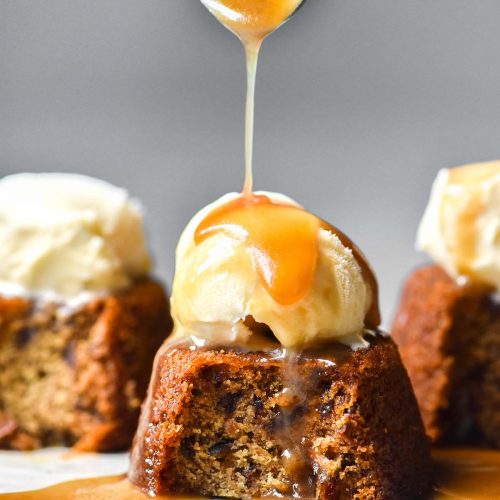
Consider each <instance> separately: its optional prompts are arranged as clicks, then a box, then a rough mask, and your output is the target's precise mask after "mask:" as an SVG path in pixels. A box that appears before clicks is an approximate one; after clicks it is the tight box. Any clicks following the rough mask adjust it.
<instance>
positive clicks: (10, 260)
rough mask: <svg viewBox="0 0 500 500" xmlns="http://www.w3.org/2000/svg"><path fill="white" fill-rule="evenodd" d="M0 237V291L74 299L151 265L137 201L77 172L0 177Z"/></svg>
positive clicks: (124, 281) (122, 282)
mask: <svg viewBox="0 0 500 500" xmlns="http://www.w3.org/2000/svg"><path fill="white" fill-rule="evenodd" d="M0 239H1V241H2V245H1V246H0V288H1V289H2V292H3V293H10V294H14V295H16V294H20V295H35V296H36V295H38V296H46V297H50V298H51V299H74V298H75V297H78V296H82V294H83V295H85V294H94V293H99V292H107V291H111V290H116V289H120V288H124V287H126V286H128V285H129V284H130V283H131V282H132V281H133V280H134V279H136V278H139V277H142V276H145V275H147V274H148V273H149V271H150V268H151V259H150V256H149V253H148V250H147V247H146V240H145V235H144V230H143V210H142V208H141V206H140V204H139V203H138V202H137V201H136V200H133V199H131V198H130V197H129V195H128V194H127V192H126V191H125V190H123V189H120V188H117V187H115V186H112V185H111V184H108V183H106V182H104V181H100V180H97V179H93V178H90V177H86V176H82V175H73V174H56V173H49V174H19V175H12V176H8V177H5V178H4V179H2V180H1V181H0Z"/></svg>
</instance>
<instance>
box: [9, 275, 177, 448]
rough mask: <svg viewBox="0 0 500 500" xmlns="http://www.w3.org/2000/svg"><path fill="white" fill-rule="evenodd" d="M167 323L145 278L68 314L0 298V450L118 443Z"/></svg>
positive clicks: (126, 440) (130, 424)
mask: <svg viewBox="0 0 500 500" xmlns="http://www.w3.org/2000/svg"><path fill="white" fill-rule="evenodd" d="M170 329H171V319H170V315H169V306H168V301H167V297H166V295H165V291H164V290H163V288H162V286H160V285H159V284H158V283H156V282H155V281H152V280H149V279H146V280H141V281H138V282H136V283H134V284H133V285H131V286H129V287H128V288H126V289H124V290H122V291H119V292H115V293H108V294H105V295H102V296H99V297H96V298H95V299H93V300H91V301H89V302H87V303H85V304H84V305H82V306H81V307H78V308H77V309H75V310H73V311H65V310H64V307H63V306H61V304H56V303H49V304H42V303H38V302H36V301H31V300H28V299H23V298H7V297H1V296H0V447H2V448H13V449H20V450H27V449H33V448H37V447H40V446H52V445H68V446H74V447H75V448H77V449H80V450H89V451H111V450H120V449H126V448H127V447H128V446H129V445H130V442H131V440H132V436H133V433H134V431H135V428H136V424H137V419H138V416H139V409H140V404H141V402H142V399H143V397H144V395H145V392H146V388H147V384H148V381H149V377H150V373H151V366H152V362H153V358H154V355H155V352H156V351H157V349H158V347H159V346H160V345H161V343H162V341H163V340H164V339H165V337H166V336H167V335H168V333H169V332H170Z"/></svg>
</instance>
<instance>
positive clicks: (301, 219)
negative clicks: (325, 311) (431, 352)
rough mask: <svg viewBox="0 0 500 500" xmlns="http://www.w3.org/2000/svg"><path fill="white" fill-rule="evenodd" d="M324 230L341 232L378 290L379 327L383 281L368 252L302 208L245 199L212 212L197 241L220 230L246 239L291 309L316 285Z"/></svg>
mask: <svg viewBox="0 0 500 500" xmlns="http://www.w3.org/2000/svg"><path fill="white" fill-rule="evenodd" d="M320 228H323V229H326V230H328V231H330V232H332V233H333V234H335V235H336V236H337V237H338V238H339V239H340V241H341V242H342V244H343V245H344V246H346V247H347V248H350V249H351V251H352V252H353V255H354V257H355V258H356V260H357V262H358V264H359V266H360V268H361V270H362V272H363V277H364V279H365V280H366V282H367V283H368V285H369V286H370V288H371V291H372V308H371V310H370V311H369V312H368V314H367V317H366V326H367V327H369V328H374V327H376V326H378V325H379V323H380V314H379V311H378V297H377V295H378V287H377V281H376V279H375V276H374V274H373V271H372V270H371V268H370V266H369V265H368V263H367V261H366V259H365V258H364V256H363V254H362V253H361V251H360V250H359V249H358V248H357V247H356V246H355V245H354V244H353V243H352V241H351V240H350V239H349V238H347V236H346V235H345V234H343V233H342V232H341V231H340V230H338V229H337V228H335V227H333V226H331V225H329V224H327V223H325V222H324V221H322V220H321V219H319V218H318V217H316V216H315V215H313V214H311V213H309V212H306V211H305V210H303V209H302V208H300V207H297V206H295V205H289V204H286V203H280V202H276V201H272V200H271V199H270V198H269V197H267V196H265V195H257V194H251V195H250V196H248V197H247V196H241V197H239V198H236V199H235V200H232V201H230V202H229V203H227V204H225V205H223V206H221V207H219V208H217V209H215V210H214V211H212V212H211V213H210V214H209V215H208V216H207V217H206V218H205V219H204V220H203V221H202V222H201V223H200V225H199V226H198V228H197V229H196V232H195V242H196V243H197V244H199V243H200V242H202V241H203V240H204V239H206V238H209V237H210V236H213V235H214V234H216V233H220V232H223V233H227V234H231V235H236V237H241V238H244V239H246V240H247V241H248V244H249V247H250V253H251V256H252V260H253V264H254V267H255V269H256V271H257V273H258V274H259V277H260V279H261V280H262V283H263V285H264V287H265V288H266V290H267V291H268V293H269V294H270V295H271V297H272V298H273V299H274V300H276V302H278V303H279V304H282V305H290V304H294V303H295V302H297V301H299V300H300V299H301V298H302V297H304V296H305V295H306V294H307V293H308V291H309V289H310V287H311V286H312V283H313V280H314V274H315V271H316V266H317V261H318V231H319V229H320Z"/></svg>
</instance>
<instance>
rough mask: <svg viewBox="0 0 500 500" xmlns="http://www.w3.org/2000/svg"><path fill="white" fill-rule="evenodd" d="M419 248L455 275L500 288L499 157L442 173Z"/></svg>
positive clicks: (419, 238)
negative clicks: (497, 159) (493, 160)
mask: <svg viewBox="0 0 500 500" xmlns="http://www.w3.org/2000/svg"><path fill="white" fill-rule="evenodd" d="M417 247H418V249H420V250H422V251H425V252H427V253H428V254H429V255H430V256H431V257H432V258H433V259H434V260H435V261H436V262H437V263H438V264H440V265H441V266H442V267H443V268H444V269H445V270H446V271H447V272H448V273H449V274H450V275H451V276H453V277H456V278H458V277H463V278H466V279H467V280H468V281H470V282H472V283H475V284H479V285H486V286H492V287H495V288H496V289H500V161H495V162H487V163H479V164H474V165H466V166H463V167H457V168H454V169H449V170H441V171H440V172H439V174H438V176H437V178H436V180H435V182H434V185H433V187H432V191H431V197H430V201H429V204H428V206H427V209H426V211H425V213H424V217H423V219H422V222H421V223H420V227H419V230H418V236H417Z"/></svg>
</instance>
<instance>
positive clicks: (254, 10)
mask: <svg viewBox="0 0 500 500" xmlns="http://www.w3.org/2000/svg"><path fill="white" fill-rule="evenodd" d="M303 1H304V0H252V1H250V2H249V1H248V0H202V2H203V3H204V4H205V5H206V7H207V8H208V9H209V10H210V12H212V14H213V15H214V16H215V17H216V18H217V19H218V20H219V21H220V22H221V23H222V24H223V25H224V26H225V27H226V28H228V29H229V30H231V31H232V32H233V33H234V34H235V35H236V36H237V37H238V38H239V39H240V40H241V42H242V44H243V46H244V48H245V55H246V63H247V98H246V118H245V182H244V185H243V194H244V196H246V197H250V196H251V195H252V189H253V173H252V158H253V137H254V110H255V78H256V74H257V63H258V59H259V51H260V47H261V45H262V42H263V41H264V39H265V38H266V37H267V35H269V34H270V33H272V32H273V31H275V30H276V29H278V28H279V27H280V26H281V25H282V24H283V23H284V22H286V21H287V19H288V18H289V17H290V16H291V15H292V14H293V13H294V12H295V11H296V10H297V9H298V8H299V7H300V5H301V4H302V3H303Z"/></svg>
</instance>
